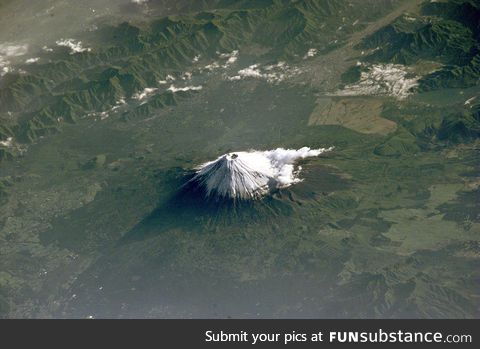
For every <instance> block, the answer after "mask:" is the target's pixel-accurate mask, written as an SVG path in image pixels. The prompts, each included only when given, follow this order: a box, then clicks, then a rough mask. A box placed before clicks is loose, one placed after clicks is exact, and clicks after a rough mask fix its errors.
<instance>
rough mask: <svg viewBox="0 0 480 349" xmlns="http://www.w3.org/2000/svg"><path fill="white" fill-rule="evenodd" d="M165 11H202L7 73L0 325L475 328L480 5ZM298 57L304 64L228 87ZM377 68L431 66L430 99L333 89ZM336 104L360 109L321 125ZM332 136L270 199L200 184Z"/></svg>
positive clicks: (96, 40)
mask: <svg viewBox="0 0 480 349" xmlns="http://www.w3.org/2000/svg"><path fill="white" fill-rule="evenodd" d="M159 3H160V2H159ZM161 3H162V4H165V6H167V5H168V6H172V7H173V8H174V9H175V11H176V12H177V13H180V12H183V14H181V15H177V16H170V17H168V18H157V19H155V20H152V21H147V22H144V23H123V24H120V25H118V26H101V27H100V28H99V30H98V31H95V32H92V33H90V34H88V35H86V37H85V38H82V40H83V41H84V44H85V46H88V47H92V50H91V51H90V52H82V53H76V54H70V53H71V52H69V51H68V50H67V49H66V48H56V49H55V51H53V52H47V53H42V54H41V55H40V56H41V60H40V61H39V62H38V63H35V64H31V65H25V66H22V69H24V70H25V73H23V74H19V73H9V74H6V75H5V76H3V77H1V78H0V118H1V119H0V120H1V122H0V134H1V136H0V141H2V144H0V158H1V163H0V166H1V169H0V205H1V206H0V240H1V241H0V265H1V267H0V315H1V316H3V317H87V316H93V317H228V316H232V317H378V318H398V317H427V318H445V317H449V318H451V317H455V318H464V317H467V318H471V317H475V316H477V311H478V306H479V302H478V297H479V293H478V280H479V276H480V275H479V274H478V270H480V269H479V262H478V261H479V258H480V254H479V252H480V249H479V238H478V236H479V235H478V234H479V232H480V229H479V227H480V211H479V205H478V195H479V185H480V180H479V169H478V164H479V161H478V160H479V155H478V146H479V140H478V137H479V131H480V105H479V104H478V103H479V98H480V97H479V92H480V88H479V86H478V75H475V74H478V70H477V69H478V67H477V66H475V64H476V63H475V62H476V61H475V60H476V59H478V47H479V37H478V33H479V28H478V21H476V19H478V8H479V7H478V2H472V1H463V2H460V1H449V2H447V3H443V2H440V3H430V2H428V3H425V4H422V3H421V2H420V1H413V0H412V1H393V2H390V1H385V2H382V4H381V5H379V2H378V1H350V2H349V1H333V0H332V1H329V0H305V1H273V0H272V1H267V0H265V1H227V0H222V1H218V0H212V1H194V2H192V1H188V2H182V1H176V2H169V1H164V2H161ZM159 6H160V5H159ZM412 18H413V20H412ZM377 46H378V47H379V49H378V50H375V48H376V47H377ZM311 48H314V49H316V50H317V51H316V55H314V56H313V57H306V53H307V52H308V50H310V49H311ZM234 50H239V57H238V61H237V62H234V63H233V64H231V65H227V64H226V63H225V62H226V60H227V59H228V57H230V56H229V55H231V52H232V51H234ZM373 50H375V51H373ZM361 51H365V54H363V55H362V53H361ZM222 54H227V56H224V58H222V57H221V55H222ZM197 56H200V57H199V58H198V60H196V59H194V57H197ZM225 57H227V58H225ZM476 57H477V58H476ZM279 60H282V61H286V64H288V66H289V67H291V68H292V67H295V68H298V70H299V72H298V74H297V75H294V74H292V76H288V73H287V72H286V71H285V72H284V73H285V74H286V75H287V77H286V78H285V79H284V80H282V81H274V82H268V81H267V80H266V79H262V78H245V79H240V80H239V81H229V80H228V79H227V78H226V76H233V75H235V74H237V73H238V71H239V70H240V69H243V68H245V67H248V66H250V65H251V64H256V63H258V64H260V65H261V66H264V65H269V64H275V63H277V62H278V61H279ZM358 60H360V61H362V62H363V63H367V64H369V63H395V64H404V65H408V66H410V67H412V68H413V69H414V71H415V72H416V73H417V74H419V75H420V76H421V77H420V80H419V84H420V85H419V89H418V91H417V93H416V94H414V95H413V96H410V97H409V98H407V99H405V100H397V99H395V98H393V97H385V96H382V97H378V96H376V97H372V96H357V97H339V96H333V97H332V96H325V95H323V93H325V92H328V93H333V92H335V91H336V89H337V88H338V87H339V86H342V85H345V84H351V83H354V82H356V81H358V79H359V78H360V76H361V72H362V71H363V70H364V67H365V66H363V65H362V66H358V67H357V66H355V63H356V62H357V61H358ZM213 62H219V64H220V67H217V68H215V69H207V68H206V66H207V65H211V64H212V63H213ZM223 65H225V66H224V67H222V66H223ZM431 67H435V68H436V69H438V70H436V71H435V72H431V69H430V68H431ZM186 72H190V73H192V76H191V77H190V78H189V77H187V78H185V79H182V77H184V74H185V73H186ZM169 75H170V76H171V77H174V78H175V80H174V81H173V80H172V78H171V77H169ZM159 81H168V83H166V84H165V83H162V84H160V83H159ZM170 85H174V86H175V87H176V88H182V87H185V86H202V89H201V90H199V89H197V90H195V89H190V90H185V91H172V90H169V89H168V87H169V86H170ZM446 87H454V88H451V89H446ZM460 87H461V88H460ZM467 87H468V88H467ZM146 88H156V89H157V90H154V91H153V90H152V94H151V95H149V96H148V97H147V98H145V99H138V98H136V96H138V93H141V92H142V91H144V89H146ZM347 98H348V103H347V102H345V103H342V101H346V100H347ZM320 100H323V103H325V105H327V106H334V107H336V108H337V109H336V110H338V112H339V113H340V112H341V111H342V108H341V106H346V107H345V108H347V107H348V108H349V109H348V111H350V110H351V111H353V112H352V113H351V114H349V113H346V114H345V115H342V116H341V118H339V119H341V123H340V122H338V123H334V122H331V123H330V124H326V123H323V124H322V122H320V121H321V120H322V119H321V117H322V115H315V116H316V118H315V120H316V121H318V122H315V123H309V120H311V119H312V117H311V115H312V114H314V113H321V112H324V109H325V108H317V105H318V103H320V102H319V101H320ZM326 101H328V103H327V102H326ZM339 106H340V107H339ZM369 106H371V107H372V109H375V112H378V113H379V114H380V115H378V116H377V117H376V118H368V117H367V116H368V115H363V114H365V110H368V108H369ZM356 107H358V108H356ZM355 111H361V112H362V115H361V117H362V118H364V119H365V120H366V121H365V122H371V123H378V124H379V125H372V127H370V128H368V127H359V125H358V122H355V121H358V120H357V119H358V118H360V115H357V114H355ZM329 117H330V118H331V119H329V121H331V120H334V121H335V120H336V119H335V115H329ZM337 121H338V120H337ZM393 123H394V125H393ZM342 125H347V126H348V128H347V127H344V126H342ZM382 125H383V126H382ZM385 125H387V126H388V127H387V126H385ZM392 125H393V126H392ZM376 126H378V127H376ZM369 130H374V131H375V132H370V131H369ZM376 130H379V131H376ZM380 131H381V132H380ZM376 132H378V133H376ZM10 137H11V138H10ZM331 145H334V146H335V151H334V152H332V153H328V154H327V155H325V156H323V157H321V158H318V159H308V160H306V161H304V162H303V163H302V167H303V170H302V177H303V178H304V179H305V180H304V181H303V182H301V183H299V184H297V185H295V186H292V187H290V188H287V189H284V190H280V191H279V192H276V193H274V194H273V195H272V196H271V197H267V198H265V199H264V200H262V201H259V202H254V203H248V204H244V205H236V206H232V205H219V204H218V203H211V202H210V203H206V202H204V201H203V200H202V198H200V197H198V196H197V195H196V194H195V193H191V192H184V191H182V190H180V187H181V186H182V185H183V184H184V183H185V180H186V178H187V177H188V174H189V173H191V170H192V168H193V167H194V166H195V165H197V164H199V163H202V162H204V161H207V160H211V159H213V158H216V157H217V156H218V155H219V154H222V153H225V152H229V151H232V150H245V149H250V148H255V149H272V148H275V147H279V146H282V147H288V148H298V147H302V146H310V147H324V146H331Z"/></svg>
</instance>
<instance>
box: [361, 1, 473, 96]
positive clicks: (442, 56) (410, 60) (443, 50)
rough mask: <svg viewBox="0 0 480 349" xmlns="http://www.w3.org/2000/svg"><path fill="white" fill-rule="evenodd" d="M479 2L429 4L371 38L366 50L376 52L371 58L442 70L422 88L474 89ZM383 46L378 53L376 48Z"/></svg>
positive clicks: (430, 75) (421, 88)
mask: <svg viewBox="0 0 480 349" xmlns="http://www.w3.org/2000/svg"><path fill="white" fill-rule="evenodd" d="M479 42H480V3H479V2H478V1H448V2H430V3H426V4H425V5H423V6H422V9H421V11H420V13H419V14H413V15H412V14H405V15H403V16H401V17H399V18H398V19H396V20H395V21H394V22H393V23H392V24H390V25H388V26H386V27H385V28H383V29H381V30H379V31H378V32H376V33H374V34H373V35H371V36H370V37H368V38H366V39H365V40H364V41H363V42H362V43H361V45H360V47H361V48H363V49H375V51H374V52H373V53H372V54H370V55H369V57H368V60H370V61H374V62H389V63H400V64H408V65H411V64H416V63H419V62H420V61H422V60H427V61H434V62H438V63H440V64H442V65H443V66H442V67H441V68H440V69H438V70H436V71H434V72H432V73H430V74H428V75H427V76H425V77H424V78H423V79H422V80H421V81H420V90H423V91H427V90H432V89H438V88H446V87H470V86H475V85H478V83H479V79H480V44H479ZM377 47H378V49H376V48H377Z"/></svg>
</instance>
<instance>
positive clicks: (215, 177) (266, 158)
mask: <svg viewBox="0 0 480 349" xmlns="http://www.w3.org/2000/svg"><path fill="white" fill-rule="evenodd" d="M332 149H333V147H331V148H320V149H310V148H308V147H303V148H301V149H298V150H295V149H283V148H277V149H275V150H268V151H255V150H252V151H248V152H232V153H228V154H224V155H222V156H220V157H219V158H217V159H216V160H214V161H210V162H207V163H204V164H202V165H200V166H199V167H198V168H197V170H196V173H195V175H194V177H193V178H192V179H191V180H190V182H191V183H195V184H196V185H198V186H200V187H201V188H203V189H204V190H205V193H206V196H207V197H219V198H231V199H241V200H248V199H258V198H260V197H262V196H263V195H265V194H268V193H269V191H270V190H272V189H275V188H284V187H288V186H290V185H292V184H294V183H297V182H300V181H301V179H300V178H298V173H299V172H300V170H301V168H300V167H298V168H295V161H297V160H298V159H304V158H307V157H311V156H318V155H320V154H322V153H324V152H327V151H330V150H332Z"/></svg>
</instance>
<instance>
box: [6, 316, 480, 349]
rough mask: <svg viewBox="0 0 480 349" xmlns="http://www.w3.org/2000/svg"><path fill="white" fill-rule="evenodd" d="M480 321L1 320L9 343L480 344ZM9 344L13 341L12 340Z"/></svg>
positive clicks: (16, 345)
mask: <svg viewBox="0 0 480 349" xmlns="http://www.w3.org/2000/svg"><path fill="white" fill-rule="evenodd" d="M479 324H480V322H479V320H1V321H0V329H1V330H0V335H1V338H2V339H1V341H2V344H3V345H5V346H3V345H2V346H3V347H5V348H20V347H24V346H27V345H29V346H32V345H34V346H35V347H37V346H40V347H48V348H52V347H56V346H58V347H62V348H71V347H83V348H90V347H92V346H93V347H99V346H105V348H107V347H108V348H111V347H114V346H120V347H125V346H127V347H132V348H230V347H234V348H314V347H316V348H353V347H361V348H367V347H368V348H371V347H372V346H376V347H380V346H382V348H383V347H387V348H388V347H398V346H405V347H407V346H408V347H411V345H412V344H414V345H417V346H418V345H421V347H422V348H424V347H431V348H434V347H435V348H439V347H441V348H446V347H450V348H458V347H473V346H474V345H475V346H477V347H478V338H477V337H478V335H477V332H478V330H479V329H480V327H479ZM7 343H8V344H7Z"/></svg>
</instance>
